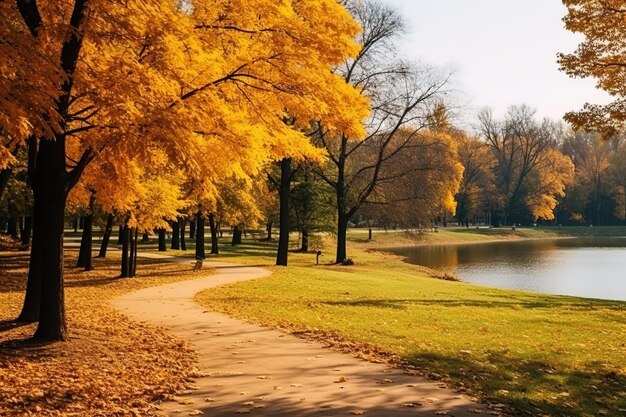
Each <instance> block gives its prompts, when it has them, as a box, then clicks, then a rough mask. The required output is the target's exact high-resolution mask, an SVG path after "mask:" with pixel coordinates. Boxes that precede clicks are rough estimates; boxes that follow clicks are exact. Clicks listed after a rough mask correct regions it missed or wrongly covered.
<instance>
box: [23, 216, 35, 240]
mask: <svg viewBox="0 0 626 417" xmlns="http://www.w3.org/2000/svg"><path fill="white" fill-rule="evenodd" d="M32 232H33V217H32V216H26V217H24V229H23V230H22V245H25V246H26V245H30V238H31V236H32Z"/></svg>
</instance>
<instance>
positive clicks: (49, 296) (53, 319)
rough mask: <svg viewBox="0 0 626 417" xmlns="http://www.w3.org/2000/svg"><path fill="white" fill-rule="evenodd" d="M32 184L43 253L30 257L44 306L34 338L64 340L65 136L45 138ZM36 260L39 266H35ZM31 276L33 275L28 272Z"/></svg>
mask: <svg viewBox="0 0 626 417" xmlns="http://www.w3.org/2000/svg"><path fill="white" fill-rule="evenodd" d="M39 148H40V151H39V155H38V158H37V170H36V172H35V182H34V184H33V195H34V225H33V231H34V234H33V246H34V245H35V240H39V244H40V245H41V248H40V250H41V253H40V255H41V256H36V257H31V265H30V267H31V268H34V269H35V272H36V273H37V276H36V277H35V276H33V278H35V279H36V280H38V281H39V282H40V286H41V297H40V300H41V305H40V314H39V326H38V327H37V330H36V331H35V336H34V337H35V339H40V340H65V339H66V338H67V325H66V322H65V293H64V287H63V226H64V216H65V203H66V200H67V192H68V186H69V184H68V178H67V177H68V175H67V172H66V170H65V137H62V136H59V137H57V138H56V140H53V141H52V140H42V141H41V143H40V145H39ZM33 261H34V262H37V263H38V264H39V265H33ZM29 278H30V274H29Z"/></svg>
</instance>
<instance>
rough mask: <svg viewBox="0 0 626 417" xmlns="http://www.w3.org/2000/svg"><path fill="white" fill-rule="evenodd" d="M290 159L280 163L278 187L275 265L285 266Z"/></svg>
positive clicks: (290, 174)
mask: <svg viewBox="0 0 626 417" xmlns="http://www.w3.org/2000/svg"><path fill="white" fill-rule="evenodd" d="M292 175H293V173H292V171H291V158H284V159H282V160H281V161H280V186H279V190H278V195H279V198H280V214H279V233H278V252H277V254H276V265H281V266H287V260H288V259H287V258H288V256H289V197H290V192H291V178H292Z"/></svg>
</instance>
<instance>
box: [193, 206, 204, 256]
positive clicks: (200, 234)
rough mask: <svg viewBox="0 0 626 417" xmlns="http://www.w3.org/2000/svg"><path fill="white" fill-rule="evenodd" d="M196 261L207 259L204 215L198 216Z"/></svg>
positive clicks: (199, 214) (196, 222)
mask: <svg viewBox="0 0 626 417" xmlns="http://www.w3.org/2000/svg"><path fill="white" fill-rule="evenodd" d="M194 223H195V225H196V233H195V235H196V259H205V258H206V254H205V252H204V217H202V213H200V212H198V213H197V214H196V221H195V222H194Z"/></svg>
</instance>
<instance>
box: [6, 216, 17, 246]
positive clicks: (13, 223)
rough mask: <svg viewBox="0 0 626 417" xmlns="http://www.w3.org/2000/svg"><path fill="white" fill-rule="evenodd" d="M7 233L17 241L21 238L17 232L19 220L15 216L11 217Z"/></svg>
mask: <svg viewBox="0 0 626 417" xmlns="http://www.w3.org/2000/svg"><path fill="white" fill-rule="evenodd" d="M7 233H8V234H9V236H11V237H12V238H13V239H15V240H17V239H18V238H19V234H18V232H17V219H16V218H15V216H13V215H11V217H9V221H8V222H7Z"/></svg>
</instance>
